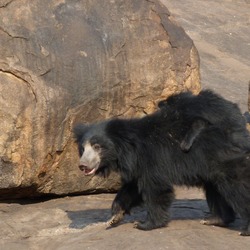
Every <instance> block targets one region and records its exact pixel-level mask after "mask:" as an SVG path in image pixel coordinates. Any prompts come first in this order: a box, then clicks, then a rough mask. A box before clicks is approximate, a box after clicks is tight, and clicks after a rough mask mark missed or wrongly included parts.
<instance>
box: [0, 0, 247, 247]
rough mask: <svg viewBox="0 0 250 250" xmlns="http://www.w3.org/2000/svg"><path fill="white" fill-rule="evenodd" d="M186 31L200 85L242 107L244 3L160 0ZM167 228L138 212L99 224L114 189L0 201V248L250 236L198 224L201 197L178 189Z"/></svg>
mask: <svg viewBox="0 0 250 250" xmlns="http://www.w3.org/2000/svg"><path fill="white" fill-rule="evenodd" d="M162 2H163V3H165V4H166V6H167V7H168V9H169V10H170V11H171V13H172V14H173V15H174V16H175V18H176V20H177V21H178V22H179V23H180V25H181V26H182V27H183V28H184V29H185V30H186V32H187V33H188V34H189V36H190V37H191V38H192V39H193V40H194V43H195V45H196V47H197V49H198V51H199V54H200V57H201V77H202V86H203V87H204V88H211V89H214V90H215V91H217V92H218V93H220V94H222V95H223V96H225V97H226V98H228V99H230V100H232V101H234V102H236V103H238V104H239V105H240V107H241V109H242V111H246V110H247V96H248V92H247V91H248V82H249V80H250V15H249V13H250V0H238V1H234V0H221V1H217V0H209V1H205V0H178V1H176V0H163V1H162ZM176 194H177V197H176V198H177V199H176V201H175V202H174V204H173V205H172V207H171V218H172V220H171V222H170V223H169V225H168V227H166V228H162V229H156V230H153V231H149V232H144V231H140V230H137V229H134V228H133V222H134V221H135V220H139V219H140V218H143V216H145V211H144V210H143V209H141V208H140V209H137V210H135V211H134V212H133V213H132V215H131V216H126V218H125V220H124V222H123V223H122V224H121V225H119V226H118V227H115V228H112V229H106V225H105V222H106V220H107V219H108V218H109V216H110V206H111V203H112V200H113V198H114V194H100V195H90V196H77V197H65V198H60V199H52V200H48V201H43V202H41V201H40V202H37V203H31V202H30V201H19V203H8V202H3V203H0V227H1V231H0V249H3V250H5V249H6V250H12V249H14V250H16V249H18V250H27V249H32V250H33V249H34V250H36V249H37V250H40V249H41V250H43V249H46V250H50V249H53V250H54V249H60V250H62V249H65V250H66V249H67V250H68V249H72V250H78V249H91V250H94V249H97V250H99V249H102V250H105V249H124V250H125V249H138V250H140V249H145V250H151V249H157V250H161V249H170V250H175V249H176V250H182V249H183V250H184V249H185V250H189V249H194V250H208V249H209V250H210V249H214V250H217V249H218V250H224V249H225V250H226V249H227V250H234V249H235V250H236V249H237V250H238V249H241V250H248V249H250V237H245V238H244V237H240V236H238V231H239V230H240V227H241V226H242V222H241V220H240V219H237V220H236V222H235V223H234V224H233V225H232V226H231V227H230V228H218V227H209V226H204V225H201V224H200V220H201V219H202V218H204V216H206V215H207V214H208V208H207V205H206V202H205V200H204V197H203V194H202V193H201V192H200V191H199V190H196V189H190V190H187V189H184V188H178V189H177V191H176Z"/></svg>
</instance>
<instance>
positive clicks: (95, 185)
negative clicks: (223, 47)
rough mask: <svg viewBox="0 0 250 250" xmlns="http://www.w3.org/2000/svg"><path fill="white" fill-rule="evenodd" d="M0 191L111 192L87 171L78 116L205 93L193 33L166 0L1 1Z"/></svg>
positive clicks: (134, 109)
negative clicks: (81, 159) (81, 167)
mask: <svg viewBox="0 0 250 250" xmlns="http://www.w3.org/2000/svg"><path fill="white" fill-rule="evenodd" d="M0 17H1V18H0V44H1V50H0V195H1V198H6V197H23V196H37V195H42V194H58V195H61V194H69V193H80V192H83V191H86V192H94V191H101V190H106V191H112V190H115V189H116V188H117V185H118V182H117V178H113V177H111V178H109V179H107V180H103V179H99V178H97V177H94V178H92V179H91V178H83V177H82V176H81V174H80V173H79V171H78V168H77V165H78V156H77V151H76V146H75V145H74V140H73V138H72V133H71V129H72V126H73V124H75V123H77V122H79V121H82V122H93V121H96V120H101V119H105V118H108V117H112V116H141V115H143V114H145V113H150V112H152V111H153V110H154V109H155V104H156V103H157V101H158V100H160V99H162V98H165V97H166V96H168V95H169V94H171V93H173V92H176V91H181V90H183V89H189V90H192V91H194V92H197V91H198V90H199V88H200V84H199V60H198V55H197V51H196V49H195V47H194V45H193V42H192V40H191V39H190V38H189V37H188V36H187V35H186V34H185V32H184V30H183V29H182V28H181V27H179V26H178V25H177V24H176V23H175V22H174V21H173V20H172V17H171V15H170V13H169V12H168V10H167V9H166V8H165V7H164V6H163V5H161V4H160V3H159V2H158V1H154V0H152V1H146V0H136V1H134V0H127V1H122V0H113V1H112V0H110V1H99V0H93V1H73V0H65V1H60V0H52V1H49V0H44V1H38V0H34V1H28V0H20V1H13V0H12V1H10V0H9V1H6V0H5V1H0Z"/></svg>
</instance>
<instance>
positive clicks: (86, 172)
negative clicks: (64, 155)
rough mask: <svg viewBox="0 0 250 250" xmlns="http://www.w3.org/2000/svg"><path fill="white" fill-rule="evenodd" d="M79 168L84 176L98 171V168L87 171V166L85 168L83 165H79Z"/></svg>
mask: <svg viewBox="0 0 250 250" xmlns="http://www.w3.org/2000/svg"><path fill="white" fill-rule="evenodd" d="M79 168H80V170H81V171H82V172H83V174H84V175H92V174H95V172H96V170H97V169H98V167H95V168H92V169H89V168H88V166H85V165H80V166H79Z"/></svg>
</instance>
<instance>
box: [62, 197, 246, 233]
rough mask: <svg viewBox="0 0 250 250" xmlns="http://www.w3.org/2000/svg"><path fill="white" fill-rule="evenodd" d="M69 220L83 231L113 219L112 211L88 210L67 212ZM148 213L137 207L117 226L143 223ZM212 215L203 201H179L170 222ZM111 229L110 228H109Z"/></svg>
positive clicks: (237, 226)
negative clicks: (136, 222)
mask: <svg viewBox="0 0 250 250" xmlns="http://www.w3.org/2000/svg"><path fill="white" fill-rule="evenodd" d="M66 212H67V215H68V218H69V219H70V220H71V223H70V225H69V227H70V228H74V229H83V228H85V227H87V226H89V225H92V224H95V223H105V222H107V221H108V220H109V219H110V218H111V210H110V209H87V210H81V211H66ZM146 215H147V212H146V209H145V207H136V208H134V209H133V210H132V211H131V214H130V215H125V216H124V219H123V221H121V222H120V223H119V224H118V225H117V226H119V225H122V224H126V223H134V222H135V221H143V220H144V219H145V218H146ZM209 215H210V213H209V209H208V206H207V203H206V201H205V200H202V199H193V200H187V199H178V200H175V202H174V203H173V204H172V206H171V208H170V220H171V221H175V220H182V221H185V220H197V223H199V221H200V220H203V219H204V218H205V217H208V216H209ZM170 223H171V222H170ZM240 225H241V220H240V219H238V218H237V219H236V221H235V222H234V223H232V224H231V225H230V227H229V228H228V229H230V230H237V229H239V227H240ZM107 229H110V228H107Z"/></svg>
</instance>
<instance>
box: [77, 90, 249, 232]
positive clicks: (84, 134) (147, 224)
mask: <svg viewBox="0 0 250 250" xmlns="http://www.w3.org/2000/svg"><path fill="white" fill-rule="evenodd" d="M159 107H160V109H159V110H158V111H156V112H155V113H153V114H150V115H147V116H145V117H143V118H138V119H136V118H135V119H110V120H106V121H102V122H99V123H94V124H90V125H83V124H82V125H77V126H76V127H75V128H74V134H75V137H76V142H77V143H78V148H79V154H80V165H79V168H80V170H81V171H83V173H84V175H94V174H100V175H103V176H108V175H109V173H110V171H117V172H119V173H120V175H121V179H122V187H121V189H120V190H119V191H118V193H117V195H116V197H115V199H114V201H113V204H112V209H111V211H112V218H111V219H110V221H109V222H108V224H109V225H110V226H113V225H116V224H117V223H118V222H120V221H121V220H122V218H123V216H124V214H125V213H129V212H130V210H131V208H133V207H135V206H138V205H141V204H144V205H145V207H146V208H147V217H146V219H145V221H143V222H137V223H136V224H135V227H136V228H138V229H142V230H151V229H154V228H159V227H163V226H166V225H167V223H168V221H169V213H168V210H169V207H170V205H171V203H172V202H173V199H174V190H173V185H185V186H189V187H190V186H191V187H192V186H194V187H200V188H203V189H204V192H205V195H206V199H207V203H208V206H209V209H210V211H211V214H212V216H211V218H208V219H207V220H205V221H204V224H207V225H217V226H227V225H228V224H229V223H231V222H233V221H234V220H235V217H236V213H238V214H239V215H240V216H241V217H242V218H243V219H244V220H245V221H246V227H245V228H244V230H242V232H241V235H244V236H246V235H250V146H249V145H250V139H249V134H248V131H247V129H246V121H245V119H244V117H243V116H242V114H241V113H240V111H239V109H238V107H237V105H235V104H233V103H231V102H228V101H226V100H225V99H223V98H222V97H220V96H218V95H216V94H215V93H213V92H211V91H202V92H201V93H200V94H199V95H198V96H194V95H192V94H191V93H186V92H185V93H180V94H177V95H174V96H171V97H169V98H168V99H167V100H165V101H162V102H161V103H159Z"/></svg>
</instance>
